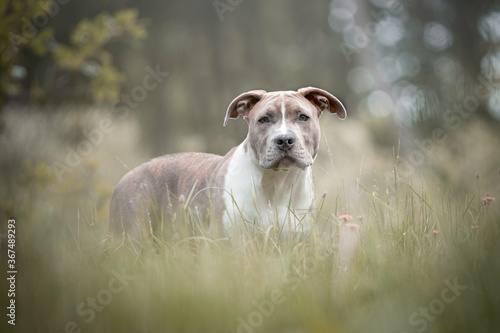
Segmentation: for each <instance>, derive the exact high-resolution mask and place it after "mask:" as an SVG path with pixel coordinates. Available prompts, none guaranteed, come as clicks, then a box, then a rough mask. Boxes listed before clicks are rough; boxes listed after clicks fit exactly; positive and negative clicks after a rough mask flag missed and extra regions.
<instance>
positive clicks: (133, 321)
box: [0, 121, 500, 333]
mask: <svg viewBox="0 0 500 333" xmlns="http://www.w3.org/2000/svg"><path fill="white" fill-rule="evenodd" d="M23 124H24V125H23V126H27V125H26V121H23ZM28 134H29V133H28ZM338 137H339V138H341V137H342V135H338ZM110 140H111V139H110ZM21 141H22V140H21ZM117 141H118V142H119V141H120V140H117ZM42 148H43V147H42ZM101 148H102V149H108V150H107V151H111V150H110V149H109V148H106V143H103V146H102V147H100V149H101ZM96 149H97V148H96ZM4 153H5V152H4ZM42 153H45V152H43V151H42ZM9 154H11V153H10V152H7V153H5V154H4V156H10V155H9ZM35 154H36V152H31V153H29V154H25V155H28V156H32V160H33V161H28V162H23V161H22V159H19V160H18V161H17V162H16V161H15V160H14V161H13V162H12V163H18V164H17V166H16V170H19V174H20V175H22V176H19V179H17V180H16V184H17V185H18V188H19V191H18V192H17V193H15V192H13V193H12V197H13V199H12V200H11V201H9V200H3V201H2V202H1V204H2V210H3V211H4V212H5V214H8V215H9V216H10V217H14V218H16V221H17V243H16V258H17V266H18V267H17V268H18V272H19V273H18V275H17V282H16V288H17V292H16V304H17V321H16V323H17V325H16V327H15V328H13V327H11V326H9V327H7V329H8V330H4V329H2V332H10V331H16V332H17V331H18V332H80V330H81V332H450V333H451V332H497V331H499V330H500V317H499V316H498V315H499V314H500V287H499V284H498V281H500V259H499V258H500V256H499V253H500V252H499V251H500V243H499V242H498V239H499V238H500V237H499V236H500V230H499V228H500V208H499V202H498V200H497V201H491V202H488V203H485V202H484V201H483V200H482V199H481V198H482V197H485V196H486V194H485V193H484V190H483V189H481V187H480V186H477V187H475V188H476V189H475V190H467V191H465V190H462V189H461V190H457V187H459V186H458V183H449V182H444V181H442V180H437V179H435V178H434V177H433V176H429V175H425V176H424V175H417V174H413V175H412V176H411V177H408V178H399V177H397V176H396V177H387V178H386V179H384V180H383V181H380V180H379V178H378V176H377V174H376V173H373V175H370V176H366V175H363V174H361V172H360V175H359V176H358V175H354V176H353V175H352V174H351V175H349V176H347V177H346V178H340V176H339V175H336V174H333V173H332V174H329V175H328V177H326V176H325V175H324V174H323V173H322V171H321V170H320V169H318V170H316V172H315V175H316V177H317V178H316V183H317V188H318V191H319V192H317V193H318V198H317V207H319V208H320V209H319V210H318V213H317V214H318V215H317V230H318V231H317V232H316V233H315V234H312V235H309V237H301V238H300V239H299V240H296V239H292V240H291V239H288V238H287V237H279V233H278V232H277V231H275V230H269V232H268V233H267V234H264V235H262V237H248V238H247V239H246V242H241V243H240V242H234V243H232V244H230V243H228V242H227V240H221V239H215V238H211V237H210V236H208V235H207V234H204V233H203V232H201V233H200V234H197V235H193V234H192V233H190V232H189V230H188V229H186V228H183V226H187V225H188V223H187V221H186V220H187V218H188V217H186V216H182V215H181V216H178V220H177V221H176V222H177V228H176V231H175V233H168V232H166V231H167V230H169V229H168V228H165V229H164V230H165V233H163V234H160V235H158V238H157V239H156V241H154V242H153V241H151V240H143V241H142V242H138V243H133V244H125V245H122V246H119V247H116V246H113V245H112V244H110V242H108V241H107V238H106V232H107V223H108V222H107V219H108V216H107V207H108V203H109V197H110V189H111V186H112V185H111V184H110V183H112V182H111V181H108V183H103V181H102V178H107V176H108V175H109V174H110V173H108V174H106V177H101V178H99V177H97V176H96V172H98V171H99V170H100V169H102V168H104V167H105V165H106V164H107V162H106V163H101V164H99V163H98V162H95V161H94V160H93V159H92V158H89V159H87V160H86V161H84V162H82V164H81V166H79V169H78V172H77V171H74V172H72V173H70V174H67V175H65V177H66V178H65V181H64V182H58V181H57V178H55V176H54V174H53V171H51V170H50V168H48V164H47V163H48V162H47V161H44V160H43V156H41V157H38V158H35V157H33V156H35ZM96 154H97V155H98V156H101V155H99V154H100V152H99V151H97V153H96ZM51 156H52V158H53V155H51ZM112 157H113V158H114V156H112ZM330 158H331V156H330ZM48 161H50V159H49V160H48ZM318 163H321V160H320V158H319V159H318V161H317V162H315V165H316V164H318ZM327 163H330V162H327ZM365 163H366V162H365ZM450 164H452V163H451V160H450ZM455 167H456V168H458V167H459V165H455ZM365 168H366V169H368V167H366V166H365ZM350 169H352V167H350ZM16 175H17V174H16V173H15V172H12V173H11V176H12V177H16ZM82 175H85V177H83V176H82ZM356 177H357V178H356ZM472 178H474V176H472ZM349 179H357V181H356V182H353V181H350V180H349ZM323 180H325V181H323ZM326 180H328V182H326ZM474 180H475V179H474ZM324 183H328V186H329V187H330V188H332V189H333V190H332V191H329V192H328V194H326V196H321V193H322V192H321V185H324ZM464 183H465V181H464ZM491 184H494V182H492V183H491ZM353 193H354V194H353ZM491 194H492V195H493V193H491ZM493 196H494V195H493ZM344 214H350V215H352V217H353V220H350V221H346V220H344V219H340V218H339V217H340V216H341V215H344ZM188 215H189V214H188ZM2 223H4V221H2ZM165 223H169V221H165ZM2 233H4V231H2ZM1 242H2V243H1V245H2V254H1V255H2V260H1V262H2V263H3V262H5V261H4V257H5V256H4V254H5V253H6V250H5V249H6V247H5V246H6V239H5V238H1ZM2 270H3V271H6V270H5V269H4V267H2ZM3 281H4V282H3V284H2V285H1V286H2V296H1V297H2V304H7V303H6V302H7V300H6V293H4V292H3V291H4V290H6V288H5V287H6V284H5V280H3ZM0 325H2V327H5V326H6V320H5V318H4V319H2V322H1V324H0Z"/></svg>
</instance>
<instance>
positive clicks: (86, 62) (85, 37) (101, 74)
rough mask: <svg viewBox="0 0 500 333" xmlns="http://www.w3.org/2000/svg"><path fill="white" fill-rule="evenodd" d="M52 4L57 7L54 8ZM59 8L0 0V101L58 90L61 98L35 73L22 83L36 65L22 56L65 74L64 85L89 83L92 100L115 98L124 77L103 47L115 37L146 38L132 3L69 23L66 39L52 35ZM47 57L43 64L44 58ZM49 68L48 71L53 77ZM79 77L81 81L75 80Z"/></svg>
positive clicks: (49, 3)
mask: <svg viewBox="0 0 500 333" xmlns="http://www.w3.org/2000/svg"><path fill="white" fill-rule="evenodd" d="M56 6H57V8H56ZM60 10H61V9H60V8H59V5H58V4H56V3H55V2H54V1H50V0H47V1H34V0H29V1H3V2H1V7H0V15H2V17H3V18H4V19H2V20H1V21H0V43H1V44H0V49H2V50H3V51H2V56H1V58H0V71H1V72H2V79H1V82H0V103H3V102H5V99H6V98H7V97H9V98H26V96H29V98H31V99H32V100H33V101H42V100H47V99H50V98H54V97H53V96H57V100H58V102H59V103H60V102H61V101H62V100H64V97H63V96H62V95H61V93H60V92H59V91H56V90H57V89H55V90H54V88H60V87H58V86H57V85H56V84H55V82H54V80H55V79H53V80H52V81H51V80H49V79H48V78H47V77H43V78H39V79H35V80H33V81H32V82H29V81H28V83H29V84H30V86H28V87H25V86H24V83H25V82H24V81H25V78H26V76H29V77H33V75H34V73H28V71H35V70H36V66H33V65H32V64H31V63H28V62H27V59H29V58H32V57H35V58H36V61H37V62H39V63H43V64H44V66H48V67H49V68H51V70H52V71H53V72H54V73H56V76H57V75H59V76H63V75H64V76H68V75H69V76H70V78H69V79H68V78H67V79H66V81H65V82H69V84H70V85H71V84H73V85H75V86H74V87H73V88H71V87H67V86H65V87H64V88H65V89H66V90H67V91H68V90H69V91H71V89H75V88H76V86H79V85H81V84H82V83H83V84H87V85H88V91H89V93H90V95H91V100H93V101H95V102H98V103H101V102H114V101H116V100H117V99H118V96H119V92H120V84H121V83H122V82H123V80H124V77H123V75H122V74H121V73H120V71H119V70H118V69H117V68H116V67H115V66H114V64H113V55H112V54H111V53H110V52H109V51H106V47H107V46H108V45H109V44H110V43H112V42H114V41H117V40H122V41H125V42H127V43H129V44H133V43H135V42H137V41H139V40H142V39H144V38H146V36H147V31H146V28H145V26H144V24H143V23H141V22H139V20H138V11H137V10H136V9H122V10H119V11H117V12H116V13H114V14H113V15H110V14H107V13H105V12H103V13H101V14H98V15H97V16H96V17H95V18H93V19H83V20H82V21H81V22H79V23H78V24H77V26H76V27H75V28H73V30H72V32H71V34H70V44H69V45H66V44H64V43H62V42H59V41H57V40H56V39H55V31H54V28H53V27H52V26H50V19H51V18H52V17H53V16H55V15H56V14H57V13H58V12H59V11H60ZM47 63H48V64H47ZM53 76H54V74H52V75H50V76H49V77H53ZM80 81H83V82H80Z"/></svg>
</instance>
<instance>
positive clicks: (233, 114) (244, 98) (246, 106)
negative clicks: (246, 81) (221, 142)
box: [224, 90, 267, 126]
mask: <svg viewBox="0 0 500 333" xmlns="http://www.w3.org/2000/svg"><path fill="white" fill-rule="evenodd" d="M266 93H267V92H266V91H265V90H251V91H248V92H246V93H243V94H241V95H239V96H238V97H236V98H235V99H233V101H232V102H231V104H229V107H228V108H227V112H226V118H225V119H224V126H226V125H227V121H228V119H229V118H231V119H237V118H238V117H239V116H240V114H241V115H242V116H243V117H246V116H247V115H248V114H249V113H250V110H252V108H253V107H254V106H255V104H257V102H259V101H260V100H261V99H262V98H263V97H264V95H265V94H266Z"/></svg>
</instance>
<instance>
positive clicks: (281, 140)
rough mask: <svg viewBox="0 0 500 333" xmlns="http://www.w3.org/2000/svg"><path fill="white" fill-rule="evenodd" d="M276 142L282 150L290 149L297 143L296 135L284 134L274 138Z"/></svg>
mask: <svg viewBox="0 0 500 333" xmlns="http://www.w3.org/2000/svg"><path fill="white" fill-rule="evenodd" d="M274 143H275V144H276V146H278V148H279V149H280V150H285V151H286V150H290V149H292V147H293V145H294V144H295V137H294V136H292V135H289V134H282V135H279V136H277V137H276V138H275V139H274Z"/></svg>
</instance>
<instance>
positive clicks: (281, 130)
mask: <svg viewBox="0 0 500 333" xmlns="http://www.w3.org/2000/svg"><path fill="white" fill-rule="evenodd" d="M287 133H288V126H287V123H286V107H285V94H281V124H280V127H279V128H278V130H277V133H276V135H279V134H287Z"/></svg>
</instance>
